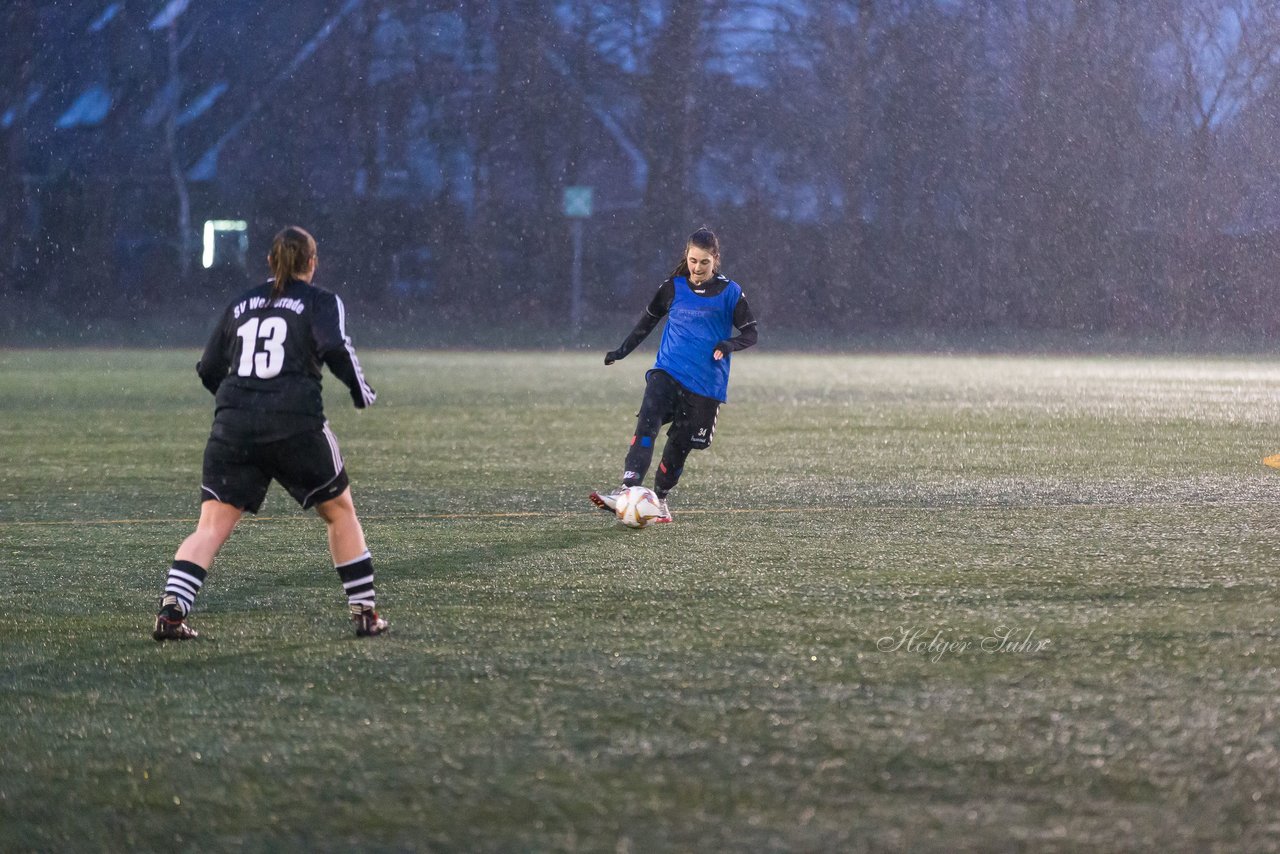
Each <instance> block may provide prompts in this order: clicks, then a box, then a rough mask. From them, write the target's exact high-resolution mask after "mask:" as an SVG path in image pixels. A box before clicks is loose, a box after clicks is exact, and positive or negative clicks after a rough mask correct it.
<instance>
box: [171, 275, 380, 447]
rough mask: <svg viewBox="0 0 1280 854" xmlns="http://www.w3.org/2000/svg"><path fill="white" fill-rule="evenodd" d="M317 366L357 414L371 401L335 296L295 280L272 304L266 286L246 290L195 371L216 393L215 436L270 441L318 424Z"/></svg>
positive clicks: (225, 316)
mask: <svg viewBox="0 0 1280 854" xmlns="http://www.w3.org/2000/svg"><path fill="white" fill-rule="evenodd" d="M321 365H328V366H329V370H330V371H331V372H332V373H333V375H334V376H335V377H337V378H338V379H339V380H341V381H342V382H343V383H344V384H345V385H346V386H347V388H348V389H350V390H351V399H352V401H353V402H354V403H355V405H356V408H357V409H363V408H364V407H366V406H371V405H372V404H373V402H374V401H375V400H376V399H377V394H376V393H375V392H374V390H373V389H372V388H370V386H369V384H368V382H366V381H365V378H364V372H363V371H362V370H361V369H360V362H359V360H358V359H357V358H356V351H355V348H354V347H352V345H351V339H350V337H348V336H347V330H346V310H345V308H344V306H343V304H342V299H341V298H340V297H338V295H337V294H335V293H333V292H332V291H327V290H325V289H324V288H320V287H316V286H314V285H310V284H307V283H306V282H302V281H298V280H296V279H294V280H291V281H290V282H289V284H288V285H286V286H285V289H284V292H283V294H281V296H280V297H279V298H277V299H275V300H272V299H271V282H267V283H266V284H262V285H259V286H257V287H255V288H252V289H250V290H248V291H245V292H244V293H243V294H241V295H240V296H238V297H236V299H235V301H233V302H232V303H231V304H230V305H229V306H227V309H226V311H224V312H223V314H222V319H221V321H220V322H219V324H218V326H217V328H216V329H214V331H213V334H212V335H211V336H210V338H209V343H208V344H207V345H205V348H204V355H203V356H202V357H201V358H200V362H199V364H197V365H196V373H198V374H199V375H200V380H201V382H203V383H204V385H205V387H206V388H207V389H209V391H211V392H213V393H214V395H215V400H216V408H215V414H214V434H215V435H222V436H224V437H226V438H236V439H250V440H253V441H258V442H270V441H277V440H279V439H285V438H288V437H289V436H292V435H295V434H297V433H300V432H303V431H306V430H310V429H316V428H318V427H321V426H323V424H324V400H323V397H322V395H321V391H320V370H321Z"/></svg>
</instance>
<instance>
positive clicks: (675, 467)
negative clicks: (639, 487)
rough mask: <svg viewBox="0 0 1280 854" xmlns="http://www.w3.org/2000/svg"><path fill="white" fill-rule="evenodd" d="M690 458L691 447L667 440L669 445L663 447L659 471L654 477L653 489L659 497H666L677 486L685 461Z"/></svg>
mask: <svg viewBox="0 0 1280 854" xmlns="http://www.w3.org/2000/svg"><path fill="white" fill-rule="evenodd" d="M688 458H689V448H687V447H682V446H678V445H676V444H675V443H674V442H667V446H666V447H665V448H663V449H662V462H660V463H658V473H657V474H656V475H654V477H653V491H654V492H656V493H657V494H658V497H659V498H666V497H667V493H668V492H670V491H671V490H673V489H675V488H676V484H677V483H679V482H680V475H681V474H683V473H684V461H685V460H687V459H688Z"/></svg>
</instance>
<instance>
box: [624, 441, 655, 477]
mask: <svg viewBox="0 0 1280 854" xmlns="http://www.w3.org/2000/svg"><path fill="white" fill-rule="evenodd" d="M652 461H653V437H652V436H638V435H637V436H632V437H631V447H630V449H628V450H627V459H626V460H625V461H624V462H623V464H622V467H623V469H625V471H623V473H622V485H623V486H639V485H640V484H642V483H644V476H645V474H646V473H647V472H648V471H649V463H651V462H652Z"/></svg>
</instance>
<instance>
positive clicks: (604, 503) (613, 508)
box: [587, 486, 626, 513]
mask: <svg viewBox="0 0 1280 854" xmlns="http://www.w3.org/2000/svg"><path fill="white" fill-rule="evenodd" d="M624 489H626V487H625V486H619V487H618V488H617V489H614V490H613V491H611V492H606V493H605V494H604V495H601V494H600V493H598V492H593V493H591V494H590V495H589V496H587V497H588V498H590V499H591V503H592V504H594V505H595V506H597V507H599V508H600V509H601V510H604V511H605V512H607V513H616V512H617V510H618V496H619V495H621V494H622V491H623V490H624Z"/></svg>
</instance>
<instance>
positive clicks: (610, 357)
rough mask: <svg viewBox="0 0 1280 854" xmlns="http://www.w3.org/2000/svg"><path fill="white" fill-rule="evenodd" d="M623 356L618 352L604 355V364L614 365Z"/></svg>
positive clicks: (612, 351)
mask: <svg viewBox="0 0 1280 854" xmlns="http://www.w3.org/2000/svg"><path fill="white" fill-rule="evenodd" d="M622 355H623V354H622V353H619V352H618V351H617V350H610V351H609V352H608V353H605V354H604V363H605V364H606V365H612V364H613V363H614V362H616V361H618V360H619V359H621V358H622Z"/></svg>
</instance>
